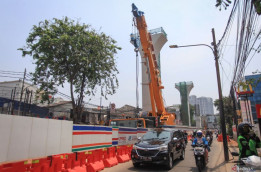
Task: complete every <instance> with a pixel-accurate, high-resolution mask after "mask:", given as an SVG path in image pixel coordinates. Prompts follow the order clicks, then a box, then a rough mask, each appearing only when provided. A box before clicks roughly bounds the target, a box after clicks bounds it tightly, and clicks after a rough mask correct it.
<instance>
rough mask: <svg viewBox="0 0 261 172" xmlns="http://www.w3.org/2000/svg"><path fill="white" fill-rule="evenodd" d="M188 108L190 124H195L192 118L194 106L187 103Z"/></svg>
mask: <svg viewBox="0 0 261 172" xmlns="http://www.w3.org/2000/svg"><path fill="white" fill-rule="evenodd" d="M189 110H190V123H191V126H196V121H195V119H194V118H193V115H194V114H195V106H193V105H191V104H189Z"/></svg>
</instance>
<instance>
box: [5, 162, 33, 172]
mask: <svg viewBox="0 0 261 172" xmlns="http://www.w3.org/2000/svg"><path fill="white" fill-rule="evenodd" d="M30 167H31V163H30V162H28V161H19V162H13V163H7V164H2V165H1V166H0V171H1V172H17V171H29V170H30Z"/></svg>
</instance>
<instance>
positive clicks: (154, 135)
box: [142, 130, 170, 140]
mask: <svg viewBox="0 0 261 172" xmlns="http://www.w3.org/2000/svg"><path fill="white" fill-rule="evenodd" d="M169 138H170V131H165V130H154V131H148V132H147V133H146V134H144V135H143V137H142V139H143V140H153V139H169Z"/></svg>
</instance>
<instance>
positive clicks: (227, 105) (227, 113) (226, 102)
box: [214, 97, 233, 135]
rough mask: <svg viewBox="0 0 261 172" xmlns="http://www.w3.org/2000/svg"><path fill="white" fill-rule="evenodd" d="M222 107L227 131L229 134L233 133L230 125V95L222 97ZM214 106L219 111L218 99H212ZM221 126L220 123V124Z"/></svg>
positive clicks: (231, 113)
mask: <svg viewBox="0 0 261 172" xmlns="http://www.w3.org/2000/svg"><path fill="white" fill-rule="evenodd" d="M223 105H224V106H223V107H224V116H225V121H226V126H227V129H228V130H227V132H228V134H229V135H233V131H232V125H233V105H232V100H231V98H230V97H223ZM214 106H215V107H216V108H217V110H218V111H219V112H220V109H219V99H216V100H215V101H214ZM220 126H221V125H220Z"/></svg>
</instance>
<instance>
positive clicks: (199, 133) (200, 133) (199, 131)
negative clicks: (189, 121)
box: [197, 130, 202, 138]
mask: <svg viewBox="0 0 261 172" xmlns="http://www.w3.org/2000/svg"><path fill="white" fill-rule="evenodd" d="M197 136H198V137H199V138H201V137H202V131H201V130H198V131H197Z"/></svg>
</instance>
